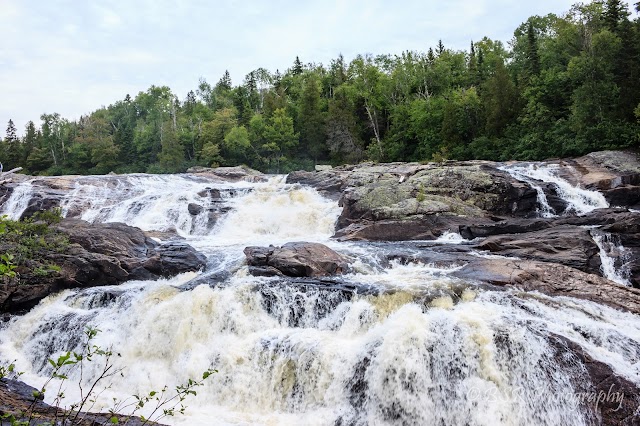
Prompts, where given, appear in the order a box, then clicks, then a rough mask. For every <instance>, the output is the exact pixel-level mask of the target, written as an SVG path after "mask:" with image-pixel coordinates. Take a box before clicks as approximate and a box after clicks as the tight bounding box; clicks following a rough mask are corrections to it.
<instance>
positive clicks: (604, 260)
mask: <svg viewBox="0 0 640 426" xmlns="http://www.w3.org/2000/svg"><path fill="white" fill-rule="evenodd" d="M590 232H591V237H592V238H593V241H594V242H595V243H596V245H597V246H598V248H599V249H600V262H601V266H600V270H601V271H602V275H603V276H604V277H605V278H607V279H609V280H611V281H613V282H616V283H618V284H621V285H626V286H631V281H629V278H630V277H631V270H630V266H629V264H630V261H631V250H629V249H627V248H625V247H624V246H623V245H622V243H621V242H620V237H619V236H618V235H613V234H610V233H608V232H602V231H599V230H596V229H594V230H592V231H590Z"/></svg>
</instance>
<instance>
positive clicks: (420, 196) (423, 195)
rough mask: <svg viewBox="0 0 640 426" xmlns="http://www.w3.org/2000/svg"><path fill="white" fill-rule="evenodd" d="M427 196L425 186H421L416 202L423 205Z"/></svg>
mask: <svg viewBox="0 0 640 426" xmlns="http://www.w3.org/2000/svg"><path fill="white" fill-rule="evenodd" d="M425 198H426V195H425V193H424V185H423V184H420V186H419V187H418V194H417V195H416V200H417V201H418V202H419V203H421V202H423V201H424V200H425Z"/></svg>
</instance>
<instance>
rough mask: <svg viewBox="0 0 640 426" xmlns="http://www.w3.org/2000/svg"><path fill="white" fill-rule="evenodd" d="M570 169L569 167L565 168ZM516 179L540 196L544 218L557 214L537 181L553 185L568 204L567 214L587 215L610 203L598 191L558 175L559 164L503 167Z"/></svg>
mask: <svg viewBox="0 0 640 426" xmlns="http://www.w3.org/2000/svg"><path fill="white" fill-rule="evenodd" d="M564 167H569V166H564ZM501 169H502V170H505V171H506V172H508V173H509V174H511V176H513V177H514V178H516V179H518V180H521V181H524V182H527V183H529V184H530V185H531V187H532V188H534V189H535V190H536V192H537V194H538V204H539V214H540V216H542V217H554V216H556V212H555V211H554V209H553V208H552V207H551V206H550V205H549V202H548V200H547V197H546V195H545V193H544V191H543V190H542V188H541V187H540V185H537V184H536V183H535V182H536V181H542V182H547V183H552V184H553V185H554V186H555V187H556V192H557V194H558V196H559V197H560V198H562V199H563V200H564V201H565V202H566V203H567V210H566V211H567V212H573V213H576V214H578V215H583V214H587V213H589V212H591V211H593V210H595V209H601V208H607V207H609V203H608V202H607V200H606V199H605V198H604V195H602V194H601V193H600V192H598V191H590V190H587V189H583V188H580V187H577V186H574V185H572V184H571V183H570V182H568V181H567V180H565V179H563V178H561V177H560V176H559V175H558V172H559V169H560V166H559V165H557V164H541V163H534V164H529V165H528V166H508V167H502V168H501Z"/></svg>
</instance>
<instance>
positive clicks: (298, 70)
mask: <svg viewBox="0 0 640 426" xmlns="http://www.w3.org/2000/svg"><path fill="white" fill-rule="evenodd" d="M302 71H303V68H302V62H300V58H299V57H297V56H296V60H295V61H293V68H292V69H291V72H292V73H293V75H300V74H302Z"/></svg>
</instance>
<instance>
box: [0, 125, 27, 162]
mask: <svg viewBox="0 0 640 426" xmlns="http://www.w3.org/2000/svg"><path fill="white" fill-rule="evenodd" d="M4 145H5V153H4V155H3V158H2V159H0V161H2V162H3V163H4V165H5V167H6V166H8V167H9V168H14V167H20V166H21V163H22V146H21V144H20V140H19V139H18V135H17V132H16V126H15V125H14V124H13V120H11V119H10V120H9V124H8V125H7V135H6V137H5V139H4Z"/></svg>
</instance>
